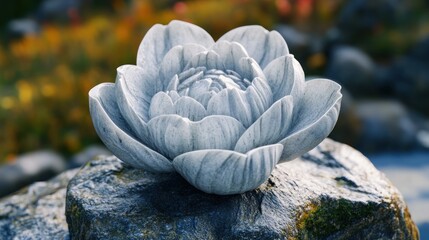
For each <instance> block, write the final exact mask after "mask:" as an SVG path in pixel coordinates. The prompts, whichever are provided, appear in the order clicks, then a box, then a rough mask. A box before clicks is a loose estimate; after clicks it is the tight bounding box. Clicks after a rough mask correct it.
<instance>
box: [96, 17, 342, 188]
mask: <svg viewBox="0 0 429 240" xmlns="http://www.w3.org/2000/svg"><path fill="white" fill-rule="evenodd" d="M340 89H341V87H340V86H339V85H338V84H337V83H335V82H333V81H331V80H327V79H314V80H311V81H307V82H306V81H305V77H304V72H303V70H302V67H301V66H300V64H299V63H298V62H297V61H296V60H295V58H294V57H293V55H291V54H289V50H288V47H287V44H286V42H285V41H284V39H283V38H282V37H281V36H280V34H279V33H277V32H276V31H271V32H270V31H267V30H266V29H264V28H263V27H261V26H244V27H239V28H236V29H233V30H231V31H229V32H228V33H226V34H225V35H223V36H222V37H221V38H220V39H219V40H218V41H216V42H215V41H214V40H213V38H212V37H211V36H210V35H209V34H208V33H207V32H206V31H205V30H203V29H202V28H200V27H198V26H195V25H193V24H190V23H186V22H182V21H172V22H170V23H169V24H168V25H159V24H157V25H154V26H153V27H152V28H151V29H150V30H149V31H148V32H147V34H146V36H145V37H144V38H143V40H142V42H141V44H140V47H139V49H138V53H137V65H124V66H121V67H119V68H118V69H117V77H116V82H115V83H102V84H99V85H97V86H95V87H94V88H93V89H91V91H90V92H89V96H90V98H89V99H90V100H89V103H90V113H91V116H92V120H93V123H94V127H95V129H96V131H97V133H98V135H99V137H100V138H101V140H102V141H103V142H104V144H105V145H106V146H107V147H108V148H109V149H110V150H111V151H112V153H114V154H115V155H116V156H117V157H118V158H119V159H120V160H122V161H123V162H124V163H127V164H129V165H131V166H132V167H135V168H143V169H145V170H147V171H150V172H155V173H163V172H175V171H176V172H178V173H179V174H180V175H181V176H182V177H183V178H185V179H186V180H187V181H188V182H189V183H190V184H192V185H193V186H195V187H196V188H198V189H200V190H202V191H204V192H207V193H214V194H219V195H228V194H237V193H243V192H246V191H249V190H252V189H255V188H257V187H258V186H260V185H261V184H262V183H264V182H265V181H266V180H267V179H268V177H269V176H270V174H271V172H272V171H273V169H274V167H275V165H276V164H278V163H283V162H286V161H290V160H293V159H295V158H297V157H299V156H301V155H302V154H304V153H306V152H308V151H309V150H311V149H312V148H314V147H316V146H317V145H318V144H319V143H320V142H322V141H323V139H325V138H326V137H327V136H328V134H329V133H330V132H331V131H332V129H333V127H334V125H335V123H336V121H337V118H338V113H339V110H340V103H341V97H342V95H341V93H340Z"/></svg>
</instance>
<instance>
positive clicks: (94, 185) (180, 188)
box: [66, 139, 419, 239]
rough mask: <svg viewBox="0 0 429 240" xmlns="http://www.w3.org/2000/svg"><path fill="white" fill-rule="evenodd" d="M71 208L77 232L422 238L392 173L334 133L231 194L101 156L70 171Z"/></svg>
mask: <svg viewBox="0 0 429 240" xmlns="http://www.w3.org/2000/svg"><path fill="white" fill-rule="evenodd" d="M66 218H67V223H68V225H69V230H70V237H71V238H72V239H143V238H144V239H419V233H418V230H417V228H416V226H415V224H414V222H413V221H412V219H411V217H410V215H409V213H408V209H407V207H406V205H405V203H404V201H403V198H402V196H401V194H400V193H399V192H398V190H397V189H396V188H395V187H394V186H393V185H392V184H391V183H390V181H389V180H388V179H387V178H386V177H385V176H384V175H383V174H382V173H380V172H379V171H378V170H377V169H376V168H375V167H374V166H373V165H372V164H371V162H370V161H369V160H368V159H367V158H365V157H364V156H363V155H362V154H360V153H359V152H357V151H356V150H354V149H352V148H351V147H349V146H347V145H343V144H340V143H336V142H334V141H332V140H330V139H326V140H325V141H324V142H322V143H321V144H320V145H319V146H318V147H316V148H315V149H313V150H312V151H311V152H309V153H308V154H306V155H304V156H303V157H301V158H299V159H297V160H294V161H292V162H288V163H284V164H279V165H277V167H276V169H275V170H274V171H273V173H272V175H271V177H270V178H269V179H268V181H267V182H265V183H264V184H263V185H261V186H260V187H259V188H257V189H256V190H253V191H250V192H246V193H244V194H239V195H231V196H218V195H210V194H206V193H203V192H201V191H199V190H197V189H195V188H194V187H192V186H191V185H189V184H188V183H187V182H186V181H185V180H183V179H182V178H181V177H180V176H179V175H178V174H175V173H169V174H159V175H156V174H152V173H149V172H146V171H143V170H137V169H133V168H130V167H128V166H126V165H124V164H123V163H121V162H120V161H119V160H117V158H116V157H109V158H105V159H100V160H94V161H92V162H90V163H89V164H87V165H86V166H85V167H84V168H83V169H81V171H80V172H79V173H78V174H77V175H76V177H74V178H73V179H72V180H71V181H70V184H69V186H68V189H67V198H66Z"/></svg>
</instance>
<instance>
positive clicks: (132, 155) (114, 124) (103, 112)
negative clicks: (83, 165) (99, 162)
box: [89, 83, 174, 172]
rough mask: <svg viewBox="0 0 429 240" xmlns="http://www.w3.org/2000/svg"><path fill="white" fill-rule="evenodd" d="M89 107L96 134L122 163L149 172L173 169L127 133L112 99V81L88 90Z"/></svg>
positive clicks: (124, 122)
mask: <svg viewBox="0 0 429 240" xmlns="http://www.w3.org/2000/svg"><path fill="white" fill-rule="evenodd" d="M89 110H90V113H91V117H92V121H93V124H94V127H95V130H96V131H97V134H98V136H99V137H100V139H101V140H102V141H103V143H104V144H105V145H106V146H107V147H108V148H109V150H110V151H112V153H113V154H115V155H116V156H117V157H118V158H119V159H121V160H122V161H123V162H125V163H128V164H130V165H131V166H133V167H135V168H143V169H145V170H148V171H151V172H174V168H173V165H172V163H171V162H170V161H169V160H168V159H167V158H165V157H164V156H162V155H161V154H159V153H157V152H155V151H153V150H152V149H150V148H148V147H147V146H145V145H144V144H142V143H141V142H139V141H138V140H137V139H136V138H135V136H134V135H133V134H132V133H131V130H130V129H129V127H128V125H127V123H126V121H125V119H123V118H122V115H121V113H120V112H119V110H118V106H117V104H116V102H115V86H114V84H113V83H102V84H99V85H97V86H95V87H94V88H92V89H91V91H90V92H89Z"/></svg>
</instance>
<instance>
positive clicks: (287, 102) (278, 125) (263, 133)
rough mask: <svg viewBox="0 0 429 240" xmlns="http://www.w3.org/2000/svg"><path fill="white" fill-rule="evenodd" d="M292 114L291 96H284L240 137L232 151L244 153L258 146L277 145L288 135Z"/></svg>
mask: <svg viewBox="0 0 429 240" xmlns="http://www.w3.org/2000/svg"><path fill="white" fill-rule="evenodd" d="M292 112H293V97H292V96H285V97H283V98H282V99H280V100H278V101H277V102H275V103H274V104H273V105H272V106H271V107H270V108H269V109H268V110H267V111H266V112H265V113H264V114H262V116H261V117H260V118H258V120H256V122H254V123H253V124H252V125H251V126H250V127H249V128H248V129H247V130H246V131H245V132H244V133H243V135H241V137H240V139H238V142H237V144H236V146H235V149H234V151H237V152H241V153H245V152H247V151H249V150H251V149H254V148H257V147H260V146H264V145H269V144H274V143H278V142H279V141H280V140H281V139H283V138H285V137H286V135H287V133H288V130H289V128H290V124H291V121H292Z"/></svg>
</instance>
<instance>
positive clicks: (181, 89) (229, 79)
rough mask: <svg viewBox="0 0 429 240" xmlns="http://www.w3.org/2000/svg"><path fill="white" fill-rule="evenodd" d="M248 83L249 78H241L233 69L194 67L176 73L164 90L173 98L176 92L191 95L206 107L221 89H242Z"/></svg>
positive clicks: (244, 88) (180, 94)
mask: <svg viewBox="0 0 429 240" xmlns="http://www.w3.org/2000/svg"><path fill="white" fill-rule="evenodd" d="M250 84H251V81H250V80H248V79H246V78H242V77H241V76H240V74H239V73H237V72H236V71H234V70H226V71H224V70H220V69H207V67H196V68H190V69H188V70H186V71H184V72H181V73H179V74H176V75H175V76H174V77H173V79H171V81H170V83H169V85H168V86H167V89H166V92H167V93H169V95H170V97H173V98H175V95H176V93H177V95H178V96H179V97H183V96H189V97H192V98H193V99H195V100H197V101H198V102H199V103H201V104H202V105H203V106H204V108H207V105H208V102H209V100H210V99H211V98H212V97H213V96H214V95H216V94H217V93H218V92H220V91H221V90H223V89H225V88H227V89H234V88H235V89H239V90H243V91H244V90H246V89H247V87H248V86H249V85H250ZM174 92H176V93H174Z"/></svg>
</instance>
